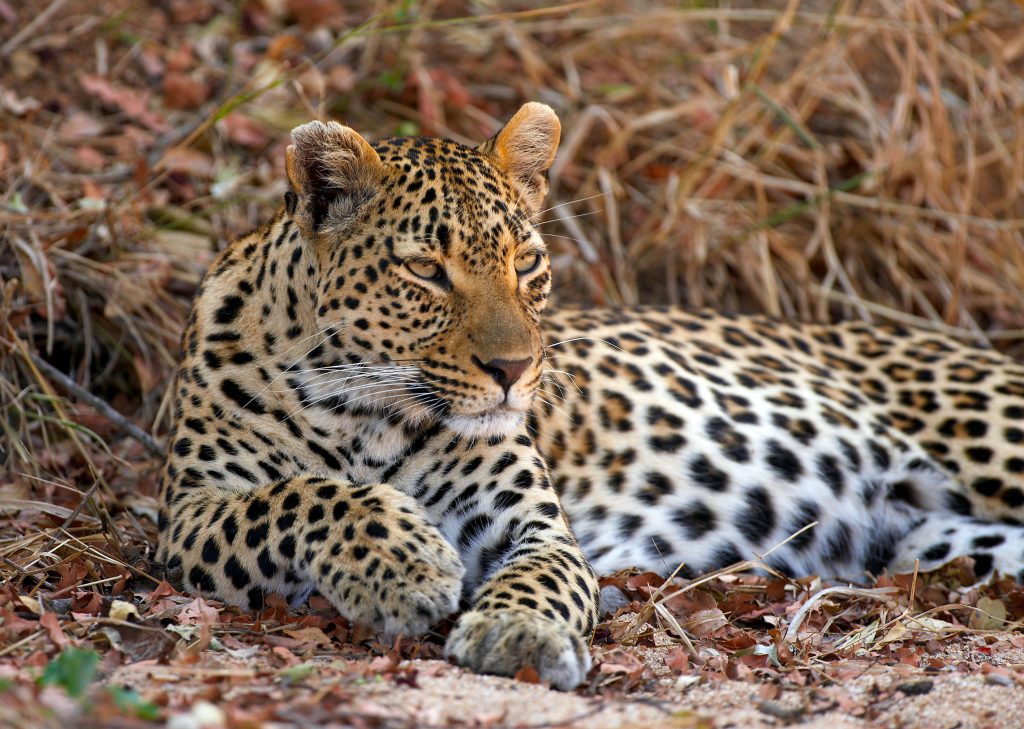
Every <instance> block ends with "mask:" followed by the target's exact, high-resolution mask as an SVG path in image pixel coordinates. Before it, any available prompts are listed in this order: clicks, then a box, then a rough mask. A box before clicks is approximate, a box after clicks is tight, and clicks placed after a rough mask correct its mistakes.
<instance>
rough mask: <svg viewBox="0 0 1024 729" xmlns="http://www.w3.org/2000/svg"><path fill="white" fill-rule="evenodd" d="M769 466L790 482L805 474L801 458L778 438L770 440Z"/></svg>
mask: <svg viewBox="0 0 1024 729" xmlns="http://www.w3.org/2000/svg"><path fill="white" fill-rule="evenodd" d="M766 460H767V462H768V466H769V467H770V468H771V469H772V470H773V471H774V472H775V473H776V474H777V475H778V476H779V477H780V478H782V479H784V480H785V481H787V482H789V483H795V482H796V480H797V479H798V478H800V476H801V475H802V474H803V472H804V469H803V466H801V465H800V459H799V458H797V456H796V454H795V453H793V451H791V450H789V449H788V448H784V447H783V446H782V444H780V443H779V442H778V441H776V440H770V441H768V457H767V459H766Z"/></svg>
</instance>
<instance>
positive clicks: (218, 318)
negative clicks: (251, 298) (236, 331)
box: [213, 295, 245, 324]
mask: <svg viewBox="0 0 1024 729" xmlns="http://www.w3.org/2000/svg"><path fill="white" fill-rule="evenodd" d="M244 304H245V301H244V300H243V299H242V297H241V296H234V295H232V296H225V297H224V300H223V301H221V305H220V308H219V309H217V311H216V312H215V313H214V315H213V320H214V321H215V322H217V323H218V324H230V323H231V322H233V321H234V320H235V319H237V318H238V314H239V312H241V311H242V306H243V305H244Z"/></svg>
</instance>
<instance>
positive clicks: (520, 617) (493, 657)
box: [445, 608, 590, 691]
mask: <svg viewBox="0 0 1024 729" xmlns="http://www.w3.org/2000/svg"><path fill="white" fill-rule="evenodd" d="M445 655H446V656H448V657H449V658H452V659H453V660H455V662H456V663H458V664H459V665H460V666H465V667H466V668H470V669H472V670H474V671H477V672H479V673H493V674H497V675H499V676H514V675H515V674H516V673H517V672H518V671H519V670H520V669H521V668H524V667H526V666H532V667H533V668H534V670H536V671H537V674H538V675H539V676H540V678H541V680H542V681H547V682H549V683H550V684H551V685H552V686H554V687H555V688H557V689H561V690H562V691H568V690H569V689H571V688H575V687H576V686H578V685H579V684H580V683H582V682H583V679H584V678H586V676H587V672H588V671H590V651H589V649H588V648H587V644H586V642H585V641H584V640H583V638H582V636H580V635H577V634H576V633H575V631H573V629H572V628H571V627H570V626H568V625H566V624H565V623H561V622H558V621H556V620H551V619H550V618H546V617H544V616H543V615H540V614H539V613H537V612H535V611H532V610H526V609H517V608H512V609H508V610H493V611H487V612H477V611H473V612H468V613H466V614H465V615H463V616H462V617H461V618H460V619H459V624H458V625H457V626H455V630H453V631H452V633H451V635H450V636H449V637H448V643H447V645H446V646H445Z"/></svg>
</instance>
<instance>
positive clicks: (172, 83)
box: [164, 71, 210, 110]
mask: <svg viewBox="0 0 1024 729" xmlns="http://www.w3.org/2000/svg"><path fill="white" fill-rule="evenodd" d="M209 96H210V90H209V89H208V88H207V87H206V84H204V83H203V82H202V81H197V80H196V79H194V78H192V77H191V76H189V75H187V74H184V73H181V72H179V71H168V72H167V73H166V74H165V75H164V103H165V104H166V105H167V106H168V107H169V108H171V109H186V110H187V109H198V108H199V107H200V106H202V105H203V102H205V101H206V100H207V99H208V98H209Z"/></svg>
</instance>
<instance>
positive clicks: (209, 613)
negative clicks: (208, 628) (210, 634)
mask: <svg viewBox="0 0 1024 729" xmlns="http://www.w3.org/2000/svg"><path fill="white" fill-rule="evenodd" d="M177 620H178V622H179V623H181V624H183V625H203V624H206V625H216V624H217V623H219V622H220V612H219V611H218V610H217V608H216V607H214V606H213V605H211V604H210V603H209V602H207V601H206V600H204V599H203V598H201V597H197V598H196V599H195V600H193V601H192V602H190V603H189V604H188V605H186V606H185V607H184V608H182V609H181V612H180V613H178V616H177Z"/></svg>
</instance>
